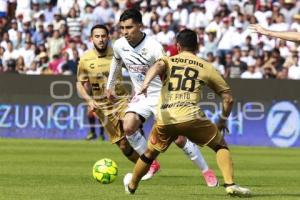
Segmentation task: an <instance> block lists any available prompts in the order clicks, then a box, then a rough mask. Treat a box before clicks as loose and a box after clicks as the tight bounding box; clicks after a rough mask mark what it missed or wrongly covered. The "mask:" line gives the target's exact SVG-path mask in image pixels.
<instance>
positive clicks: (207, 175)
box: [174, 136, 219, 187]
mask: <svg viewBox="0 0 300 200" xmlns="http://www.w3.org/2000/svg"><path fill="white" fill-rule="evenodd" d="M174 142H175V144H176V145H177V146H178V147H180V148H181V149H182V150H183V151H184V153H185V154H186V155H187V156H188V157H189V158H190V159H191V160H192V161H193V163H194V164H195V165H196V166H197V167H198V168H199V169H200V170H201V172H202V175H203V178H204V180H205V182H206V184H207V186H208V187H217V186H218V185H219V182H218V179H217V177H216V175H215V173H214V171H213V170H211V169H209V167H208V165H207V162H206V161H205V159H204V157H203V155H202V154H201V152H200V150H199V148H198V147H197V145H196V144H194V143H192V142H191V141H189V140H188V139H187V138H186V137H184V136H179V137H178V138H177V139H176V140H175V141H174Z"/></svg>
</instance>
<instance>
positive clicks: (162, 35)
mask: <svg viewBox="0 0 300 200" xmlns="http://www.w3.org/2000/svg"><path fill="white" fill-rule="evenodd" d="M160 28H161V31H160V32H159V33H158V34H157V37H156V39H157V41H159V42H160V43H161V44H162V45H164V46H169V45H172V44H173V43H174V37H175V33H174V32H173V31H172V30H169V26H168V24H167V23H165V22H161V24H160Z"/></svg>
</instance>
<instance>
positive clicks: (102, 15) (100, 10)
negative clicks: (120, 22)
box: [93, 0, 115, 24]
mask: <svg viewBox="0 0 300 200" xmlns="http://www.w3.org/2000/svg"><path fill="white" fill-rule="evenodd" d="M93 13H94V15H95V16H96V17H97V19H98V20H100V21H98V22H97V23H99V24H102V23H104V24H106V23H110V24H114V22H115V18H114V17H115V16H114V12H113V9H112V8H111V6H110V4H109V3H108V1H107V0H100V1H99V4H98V5H97V6H96V7H95V9H94V12H93Z"/></svg>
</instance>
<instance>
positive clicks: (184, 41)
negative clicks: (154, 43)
mask: <svg viewBox="0 0 300 200" xmlns="http://www.w3.org/2000/svg"><path fill="white" fill-rule="evenodd" d="M176 41H177V42H178V43H179V44H180V46H181V47H182V48H183V49H186V50H189V51H197V50H198V48H199V47H198V38H197V33H196V32H195V31H192V30H190V29H183V30H182V31H180V32H179V33H178V34H177V36H176Z"/></svg>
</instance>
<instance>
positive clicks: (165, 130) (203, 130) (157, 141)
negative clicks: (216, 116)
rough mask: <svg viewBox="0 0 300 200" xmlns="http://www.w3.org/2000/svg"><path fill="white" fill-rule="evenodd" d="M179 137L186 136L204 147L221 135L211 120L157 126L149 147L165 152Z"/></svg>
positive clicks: (149, 141)
mask: <svg viewBox="0 0 300 200" xmlns="http://www.w3.org/2000/svg"><path fill="white" fill-rule="evenodd" d="M179 135H183V136H186V137H187V138H188V139H189V140H190V141H192V142H193V143H195V144H198V145H200V146H203V145H207V144H208V143H209V142H210V141H212V140H213V139H214V138H215V137H216V136H221V133H220V131H219V130H218V128H217V126H216V125H215V124H214V123H212V122H211V121H210V120H200V119H195V120H192V121H188V122H182V123H178V124H170V125H157V124H155V125H154V127H153V129H152V131H151V134H150V136H149V140H148V147H149V148H150V149H155V150H157V151H159V152H164V151H166V150H167V149H168V147H169V146H170V144H171V143H172V142H173V141H174V140H175V139H176V138H177V137H178V136H179Z"/></svg>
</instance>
